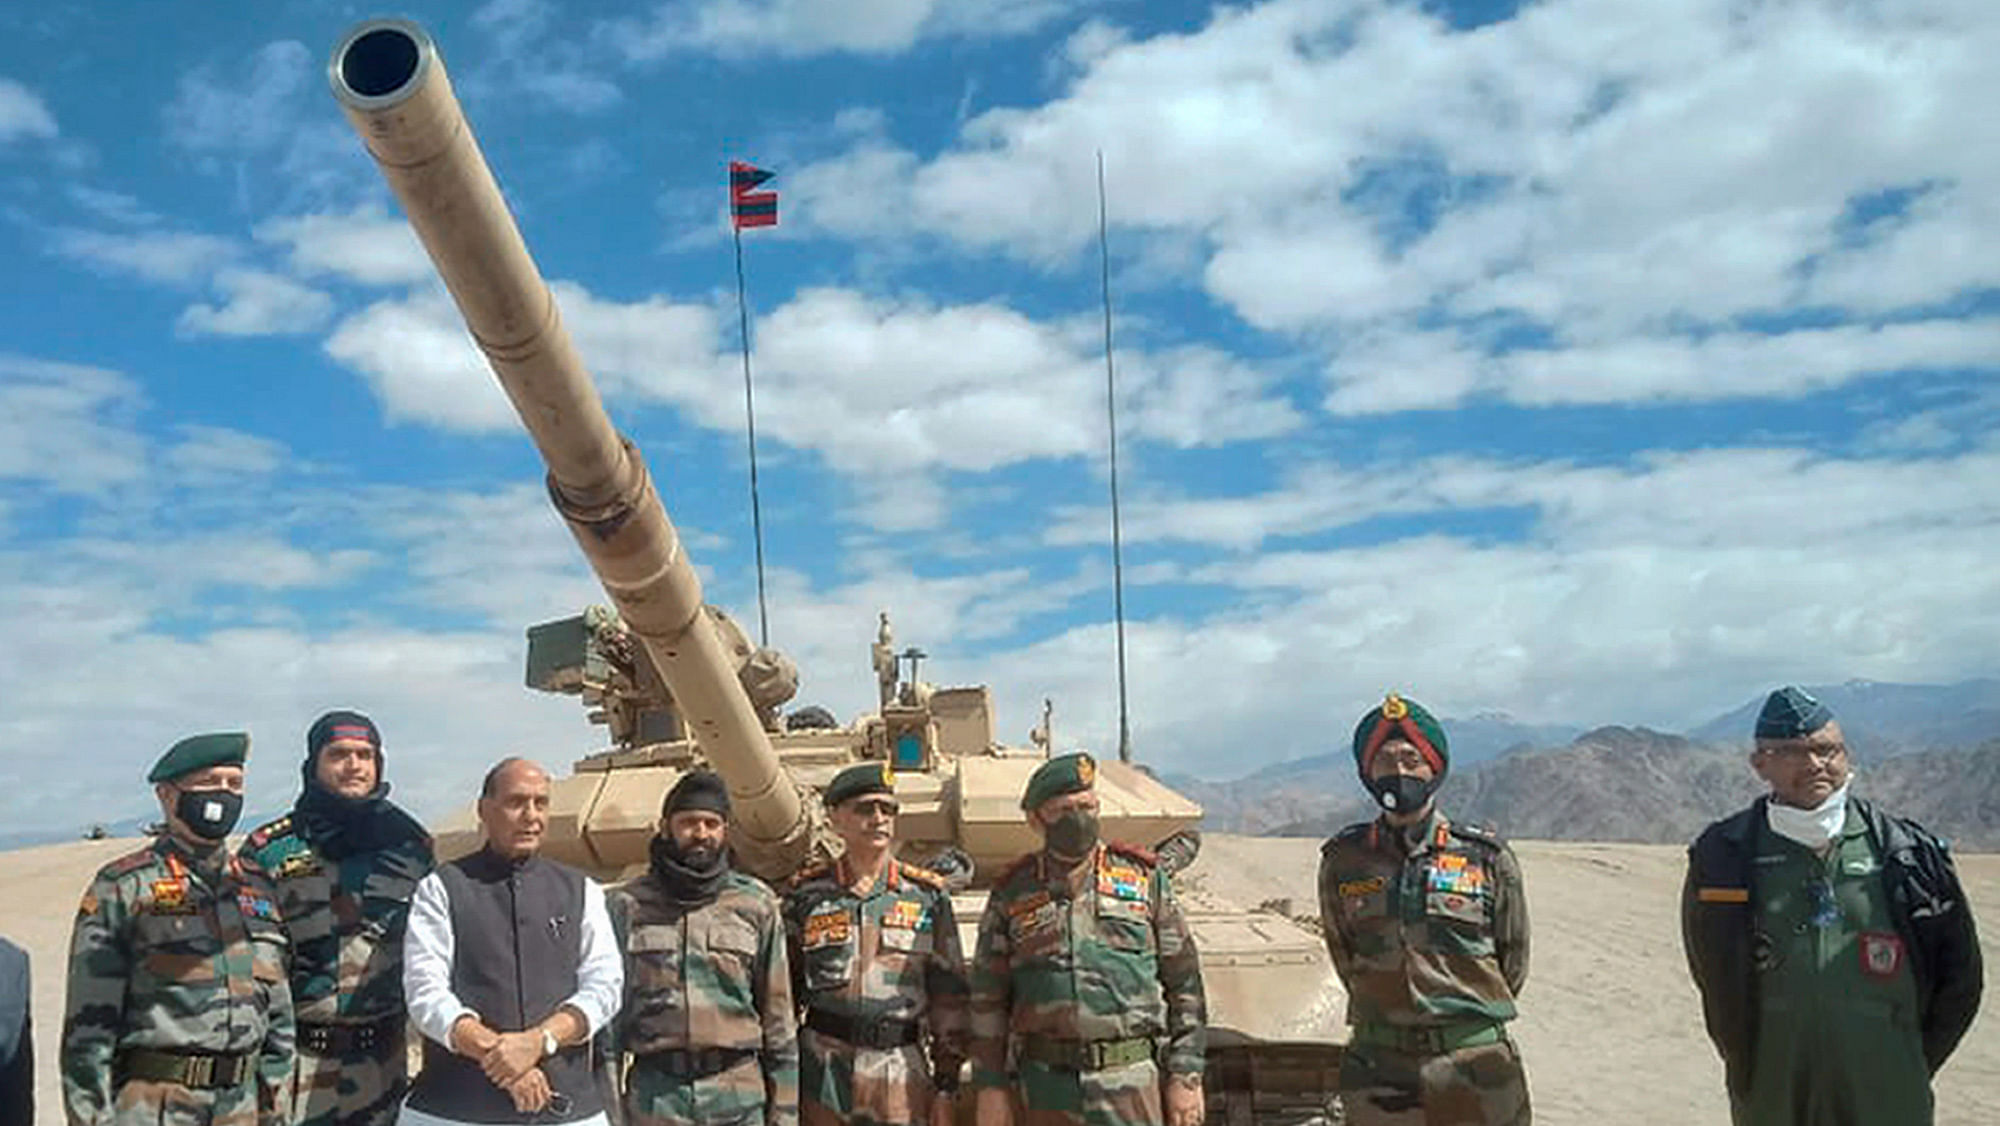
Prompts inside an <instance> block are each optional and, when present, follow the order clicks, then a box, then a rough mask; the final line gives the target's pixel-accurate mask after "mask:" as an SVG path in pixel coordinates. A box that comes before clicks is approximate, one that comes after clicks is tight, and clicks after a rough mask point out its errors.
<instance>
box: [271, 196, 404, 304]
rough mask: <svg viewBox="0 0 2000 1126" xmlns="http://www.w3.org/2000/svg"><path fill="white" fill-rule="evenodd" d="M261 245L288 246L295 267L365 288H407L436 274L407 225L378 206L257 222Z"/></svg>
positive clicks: (311, 273)
mask: <svg viewBox="0 0 2000 1126" xmlns="http://www.w3.org/2000/svg"><path fill="white" fill-rule="evenodd" d="M256 237H257V241H259V242H264V243H275V244H278V245H282V246H285V247H287V248H289V253H290V256H291V265H292V268H293V269H294V270H296V271H298V272H300V273H302V274H307V275H320V274H332V275H334V276H336V277H340V278H344V279H346V280H348V281H354V282H360V283H361V284H363V285H380V286H390V285H409V284H414V283H416V282H421V281H427V280H429V279H430V278H431V277H432V276H434V274H435V271H434V270H433V269H432V267H431V262H430V259H429V258H428V257H427V256H426V255H425V254H424V248H423V244H422V243H419V242H418V241H417V236H416V233H415V232H414V231H412V230H411V229H410V225H409V223H407V222H405V221H403V220H400V219H395V218H391V217H390V216H389V215H388V213H387V212H385V211H383V210H382V209H381V208H379V207H367V208H362V209H360V210H357V211H353V212H348V213H337V214H328V213H316V214H308V215H292V216H287V217H284V218H279V219H271V220H267V221H265V222H263V223H260V224H258V226H257V229H256Z"/></svg>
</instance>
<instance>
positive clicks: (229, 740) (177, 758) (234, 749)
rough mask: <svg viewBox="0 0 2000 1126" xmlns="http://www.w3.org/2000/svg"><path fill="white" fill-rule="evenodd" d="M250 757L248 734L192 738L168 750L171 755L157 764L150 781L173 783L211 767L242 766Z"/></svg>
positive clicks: (216, 734)
mask: <svg viewBox="0 0 2000 1126" xmlns="http://www.w3.org/2000/svg"><path fill="white" fill-rule="evenodd" d="M249 757H250V736H249V735H247V734H245V733H244V732H241V731H218V732H215V733H213V734H209V735H190V736H188V737H187V738H185V739H182V740H181V741H180V742H178V743H175V744H174V745H173V746H171V747H168V748H167V753H166V754H163V755H161V756H160V761H158V762H156V763H154V764H153V769H152V772H151V773H149V774H147V775H146V781H148V782H171V781H173V780H174V779H176V778H179V777H180V776H181V775H183V774H192V773H194V772H195V771H197V770H202V769H205V768H207V767H211V766H242V765H243V760H244V759H246V758H249Z"/></svg>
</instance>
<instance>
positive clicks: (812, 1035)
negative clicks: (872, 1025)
mask: <svg viewBox="0 0 2000 1126" xmlns="http://www.w3.org/2000/svg"><path fill="white" fill-rule="evenodd" d="M934 1094H935V1092H934V1091H933V1089H932V1087H931V1073H930V1065H929V1064H928V1063H927V1062H926V1061H925V1059H924V1052H923V1049H922V1048H919V1047H917V1046H916V1045H914V1044H912V1045H910V1046H908V1047H905V1048H882V1049H874V1048H856V1047H854V1046H852V1045H850V1044H847V1043H845V1042H844V1041H840V1040H836V1039H834V1038H833V1037H831V1036H827V1035H824V1034H822V1033H820V1032H816V1031H814V1030H813V1029H810V1028H805V1029H800V1030H799V1121H800V1122H801V1123H802V1124H803V1126H923V1124H924V1123H926V1122H928V1121H930V1118H929V1115H930V1108H931V1099H932V1097H933V1095H934Z"/></svg>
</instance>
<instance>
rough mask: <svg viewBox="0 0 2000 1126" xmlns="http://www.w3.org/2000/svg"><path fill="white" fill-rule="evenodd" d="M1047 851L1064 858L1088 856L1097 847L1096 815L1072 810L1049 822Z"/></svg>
mask: <svg viewBox="0 0 2000 1126" xmlns="http://www.w3.org/2000/svg"><path fill="white" fill-rule="evenodd" d="M1048 841H1049V851H1050V852H1052V853H1055V854H1056V855H1057V856H1061V857H1064V858H1074V857H1079V856H1085V855H1088V854H1089V852H1090V850H1091V849H1093V848H1096V847H1097V814H1095V813H1090V812H1087V811H1085V810H1081V809H1072V810H1068V811H1066V812H1064V813H1063V814H1062V816H1060V817H1057V818H1056V819H1055V820H1054V821H1051V822H1049V826H1048Z"/></svg>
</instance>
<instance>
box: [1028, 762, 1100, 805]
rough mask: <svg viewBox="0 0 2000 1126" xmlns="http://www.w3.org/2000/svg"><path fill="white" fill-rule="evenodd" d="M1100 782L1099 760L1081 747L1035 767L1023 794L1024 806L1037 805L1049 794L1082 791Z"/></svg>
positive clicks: (1054, 796)
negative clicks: (1076, 750) (1098, 774)
mask: <svg viewBox="0 0 2000 1126" xmlns="http://www.w3.org/2000/svg"><path fill="white" fill-rule="evenodd" d="M1096 784H1097V760H1096V759H1094V758H1091V757H1090V756H1089V755H1087V754H1085V753H1083V752H1082V751H1078V752H1076V753H1075V754H1073V755H1063V756H1061V757H1059V758H1052V759H1050V760H1049V761H1047V762H1045V763H1043V764H1042V765H1040V766H1038V767H1036V768H1035V773H1034V774H1033V775H1031V776H1029V778H1028V788H1027V790H1026V791H1025V792H1024V793H1022V795H1021V808H1022V809H1034V808H1035V807H1036V806H1039V805H1041V804H1042V803H1043V802H1045V801H1047V800H1049V799H1050V798H1059V797H1062V796H1063V795H1064V794H1075V793H1081V792H1082V791H1084V790H1088V789H1090V788H1091V787H1092V786H1095V785H1096Z"/></svg>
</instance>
